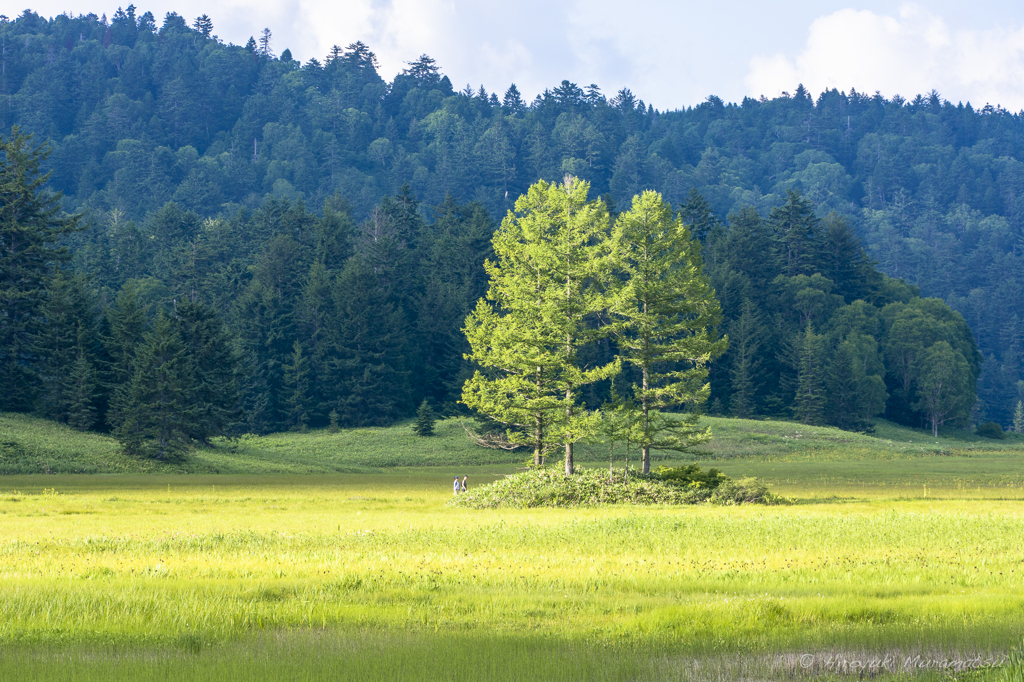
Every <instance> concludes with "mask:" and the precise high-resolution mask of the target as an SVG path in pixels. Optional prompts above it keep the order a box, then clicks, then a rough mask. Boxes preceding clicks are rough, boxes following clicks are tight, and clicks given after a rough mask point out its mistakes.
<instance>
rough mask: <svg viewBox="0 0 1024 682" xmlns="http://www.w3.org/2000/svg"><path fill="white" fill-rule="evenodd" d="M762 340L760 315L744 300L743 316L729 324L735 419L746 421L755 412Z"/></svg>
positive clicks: (762, 332) (730, 368)
mask: <svg viewBox="0 0 1024 682" xmlns="http://www.w3.org/2000/svg"><path fill="white" fill-rule="evenodd" d="M763 336H764V329H763V327H762V325H761V319H760V315H758V312H757V309H756V308H755V307H754V305H753V303H751V302H750V299H745V300H744V301H743V312H742V313H741V314H740V316H739V317H738V318H737V319H736V320H734V321H732V322H731V323H730V324H729V356H730V359H731V363H730V365H729V379H730V388H731V389H732V393H731V394H730V397H729V408H730V410H731V412H732V414H733V415H734V416H736V417H742V418H744V419H747V418H749V417H752V416H753V415H754V414H755V412H756V406H757V393H758V390H759V388H760V384H761V381H760V375H759V369H760V365H761V360H760V349H761V344H762V338H763Z"/></svg>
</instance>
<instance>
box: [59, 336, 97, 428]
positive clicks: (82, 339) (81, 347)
mask: <svg viewBox="0 0 1024 682" xmlns="http://www.w3.org/2000/svg"><path fill="white" fill-rule="evenodd" d="M87 345H88V340H87V336H86V334H85V332H84V331H83V329H82V325H81V324H79V325H78V348H77V351H78V356H77V357H76V358H75V362H74V364H73V365H72V366H71V373H70V377H69V379H70V381H69V382H68V384H69V385H68V392H67V393H68V396H67V399H68V406H67V422H68V424H69V425H70V426H73V427H74V428H76V429H78V430H80V431H88V430H90V429H92V428H93V427H95V426H96V422H97V408H96V399H97V395H98V393H99V378H98V374H97V371H96V367H95V366H94V363H93V359H92V358H91V357H90V356H89V354H88V353H87V352H86V347H87Z"/></svg>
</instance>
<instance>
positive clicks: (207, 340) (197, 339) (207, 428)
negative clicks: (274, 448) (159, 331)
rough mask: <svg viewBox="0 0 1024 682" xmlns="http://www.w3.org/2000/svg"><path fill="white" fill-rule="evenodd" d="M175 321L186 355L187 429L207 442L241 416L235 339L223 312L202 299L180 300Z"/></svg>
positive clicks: (226, 431) (192, 435)
mask: <svg viewBox="0 0 1024 682" xmlns="http://www.w3.org/2000/svg"><path fill="white" fill-rule="evenodd" d="M173 323H174V324H173V326H174V329H175V331H176V332H177V334H178V336H179V338H180V339H181V342H182V344H183V345H184V348H185V355H186V363H187V368H186V370H185V376H184V379H185V380H186V384H185V390H186V392H187V395H188V402H189V406H190V412H191V415H192V416H191V419H190V420H189V423H188V425H187V432H188V435H189V438H191V439H193V440H196V441H200V442H203V443H205V442H208V441H209V439H210V438H211V437H212V436H223V435H226V434H227V433H228V431H229V430H230V429H231V427H232V426H233V425H234V423H235V422H236V421H238V419H239V418H240V416H241V415H240V413H239V402H240V396H239V387H238V377H239V373H240V370H239V366H238V365H239V363H238V358H237V356H236V354H235V350H234V344H233V339H232V338H231V336H230V335H229V334H228V332H227V330H226V329H225V327H224V323H223V321H222V320H221V318H220V316H218V315H217V314H216V313H215V312H214V311H213V310H212V309H211V308H209V307H208V306H206V305H205V304H203V303H202V302H200V301H191V300H185V301H183V302H181V303H179V304H178V305H177V306H176V308H175V311H174V319H173Z"/></svg>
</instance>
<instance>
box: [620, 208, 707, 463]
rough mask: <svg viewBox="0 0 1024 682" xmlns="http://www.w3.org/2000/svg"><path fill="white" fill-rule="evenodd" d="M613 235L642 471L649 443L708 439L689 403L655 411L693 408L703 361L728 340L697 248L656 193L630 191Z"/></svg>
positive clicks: (699, 395) (702, 384)
mask: <svg viewBox="0 0 1024 682" xmlns="http://www.w3.org/2000/svg"><path fill="white" fill-rule="evenodd" d="M613 240H614V244H615V258H616V261H617V264H618V267H619V268H620V269H621V272H622V273H623V276H624V285H623V286H622V287H621V289H619V290H618V292H617V295H616V297H615V304H614V308H613V310H614V312H615V314H616V317H617V318H618V319H619V324H618V325H617V326H618V329H619V339H618V340H619V347H620V349H621V352H622V357H623V359H624V360H625V361H626V362H627V363H629V364H631V365H633V366H634V367H635V368H636V369H637V370H638V371H639V372H640V376H641V381H640V383H639V384H638V385H636V386H635V387H634V392H635V394H636V396H637V401H638V402H639V404H640V408H641V411H642V414H643V426H642V434H641V440H640V442H639V443H638V445H640V447H641V450H642V453H643V454H642V469H643V473H645V474H646V473H649V472H650V468H651V449H652V448H655V449H661V450H677V451H679V450H685V449H687V448H689V447H691V446H693V445H695V444H696V443H699V442H703V441H705V440H707V439H708V438H710V435H711V434H710V430H709V428H707V427H704V428H701V427H700V426H699V425H698V423H697V416H698V414H697V411H696V410H695V409H690V410H689V412H687V413H686V414H685V415H668V414H663V413H660V412H658V410H662V409H665V408H678V407H681V406H684V405H685V406H688V407H690V408H699V407H700V406H701V405H702V404H703V403H704V402H705V401H706V400H707V397H708V395H709V393H710V390H711V389H710V386H709V385H708V383H707V376H708V363H709V362H710V361H711V360H712V359H713V358H715V357H717V356H719V355H721V354H722V353H723V352H724V351H725V348H726V345H727V341H726V340H725V339H724V338H723V339H716V331H715V327H716V326H717V325H718V324H719V322H720V321H721V311H720V309H719V305H718V301H717V300H716V299H715V295H714V291H712V289H711V287H710V286H709V284H708V281H707V279H706V278H705V277H704V274H703V271H702V262H701V257H700V247H699V245H698V243H697V241H696V240H694V239H693V238H692V237H691V236H690V231H689V229H688V228H687V227H686V226H685V225H684V224H683V223H682V220H680V219H679V218H673V216H672V208H671V207H670V206H669V204H668V203H667V202H665V201H664V200H663V199H662V198H661V195H660V194H658V193H657V192H652V191H647V192H644V193H643V194H641V195H640V196H637V197H634V198H633V205H632V207H631V208H630V210H629V211H627V212H626V213H623V214H622V215H620V216H619V218H618V220H616V222H615V230H614V234H613Z"/></svg>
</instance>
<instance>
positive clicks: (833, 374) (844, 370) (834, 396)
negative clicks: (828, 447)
mask: <svg viewBox="0 0 1024 682" xmlns="http://www.w3.org/2000/svg"><path fill="white" fill-rule="evenodd" d="M854 362H855V361H854V358H853V357H851V356H850V353H849V351H848V347H847V346H846V345H845V344H841V345H840V346H839V348H837V349H836V352H835V354H834V355H833V356H832V361H831V362H830V363H829V364H828V371H827V373H826V382H825V385H826V387H827V389H828V392H827V398H826V401H825V415H826V417H827V419H828V423H830V424H832V425H834V426H838V427H839V428H841V429H846V430H850V429H854V428H863V426H864V421H863V420H862V419H861V414H860V412H861V411H860V395H859V394H858V389H859V388H860V387H859V386H858V382H857V376H856V374H855V373H854V367H853V363H854ZM804 423H807V422H804Z"/></svg>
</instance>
